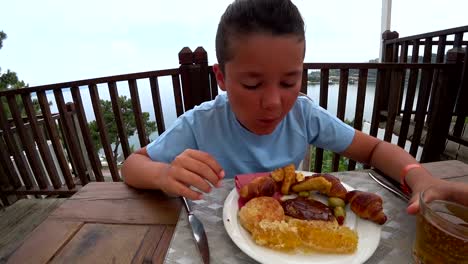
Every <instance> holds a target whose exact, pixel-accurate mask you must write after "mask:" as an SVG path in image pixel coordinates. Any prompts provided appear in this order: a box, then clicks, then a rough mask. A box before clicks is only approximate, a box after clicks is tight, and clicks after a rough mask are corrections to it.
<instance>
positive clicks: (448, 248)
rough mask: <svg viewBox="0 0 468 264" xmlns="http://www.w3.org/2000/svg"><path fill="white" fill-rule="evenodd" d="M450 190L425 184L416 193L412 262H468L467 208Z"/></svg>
mask: <svg viewBox="0 0 468 264" xmlns="http://www.w3.org/2000/svg"><path fill="white" fill-rule="evenodd" d="M456 197H459V196H457V195H453V193H443V192H438V190H437V187H429V188H428V189H426V190H425V191H423V192H421V194H420V196H419V206H420V208H419V213H418V215H417V216H416V240H415V242H414V246H413V259H414V262H415V263H425V264H428V263H468V207H466V206H463V205H461V204H460V203H459V202H460V201H457V200H456V199H457V198H456Z"/></svg>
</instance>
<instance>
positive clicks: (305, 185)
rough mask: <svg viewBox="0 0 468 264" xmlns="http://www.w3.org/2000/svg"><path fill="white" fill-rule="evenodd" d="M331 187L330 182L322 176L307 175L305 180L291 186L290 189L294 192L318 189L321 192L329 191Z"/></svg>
mask: <svg viewBox="0 0 468 264" xmlns="http://www.w3.org/2000/svg"><path fill="white" fill-rule="evenodd" d="M331 187H332V184H331V182H329V181H327V180H326V179H325V178H324V177H307V179H306V180H304V181H302V182H299V183H296V184H294V185H293V186H291V189H292V191H293V192H296V193H299V192H304V191H319V192H321V193H329V192H330V189H331Z"/></svg>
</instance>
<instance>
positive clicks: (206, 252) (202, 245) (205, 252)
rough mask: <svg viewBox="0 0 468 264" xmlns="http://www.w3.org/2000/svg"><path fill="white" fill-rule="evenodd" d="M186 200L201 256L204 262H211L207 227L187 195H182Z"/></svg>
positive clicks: (186, 207) (189, 219)
mask: <svg viewBox="0 0 468 264" xmlns="http://www.w3.org/2000/svg"><path fill="white" fill-rule="evenodd" d="M182 200H183V201H184V205H185V209H186V210H187V215H188V221H189V224H190V227H191V229H192V235H193V238H194V239H195V244H196V245H197V249H198V252H199V253H200V256H201V258H202V259H203V263H204V264H209V263H210V249H209V247H208V239H207V238H206V233H205V228H203V224H202V222H201V221H200V219H198V218H197V217H196V216H195V215H194V214H193V212H192V209H191V208H190V206H189V204H188V201H187V199H186V198H185V197H183V196H182Z"/></svg>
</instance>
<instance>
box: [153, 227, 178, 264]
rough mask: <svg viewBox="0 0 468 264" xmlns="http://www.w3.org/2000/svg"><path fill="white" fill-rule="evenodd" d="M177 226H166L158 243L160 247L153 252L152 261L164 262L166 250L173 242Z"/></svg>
mask: <svg viewBox="0 0 468 264" xmlns="http://www.w3.org/2000/svg"><path fill="white" fill-rule="evenodd" d="M175 228H176V227H175V226H166V229H165V230H164V234H163V236H162V238H161V240H160V241H159V243H158V247H157V248H156V250H155V251H154V253H153V261H152V263H163V261H164V258H165V257H166V252H167V250H169V245H170V244H171V240H172V236H173V235H174V231H175Z"/></svg>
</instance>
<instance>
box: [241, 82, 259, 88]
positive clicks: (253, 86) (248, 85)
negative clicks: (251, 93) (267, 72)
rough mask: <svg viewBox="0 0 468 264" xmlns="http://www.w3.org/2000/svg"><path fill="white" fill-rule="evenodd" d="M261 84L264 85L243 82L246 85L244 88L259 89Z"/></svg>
mask: <svg viewBox="0 0 468 264" xmlns="http://www.w3.org/2000/svg"><path fill="white" fill-rule="evenodd" d="M260 85H262V83H257V84H254V85H250V84H245V83H243V84H242V86H244V88H246V89H248V90H254V89H257V88H258V87H260Z"/></svg>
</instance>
